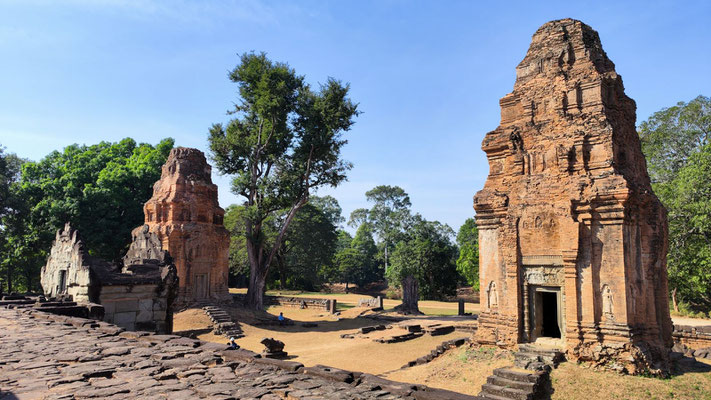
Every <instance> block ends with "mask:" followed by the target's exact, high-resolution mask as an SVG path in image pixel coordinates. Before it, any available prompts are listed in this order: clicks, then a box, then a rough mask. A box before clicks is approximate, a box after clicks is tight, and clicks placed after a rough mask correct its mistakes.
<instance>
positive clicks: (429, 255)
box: [385, 215, 457, 313]
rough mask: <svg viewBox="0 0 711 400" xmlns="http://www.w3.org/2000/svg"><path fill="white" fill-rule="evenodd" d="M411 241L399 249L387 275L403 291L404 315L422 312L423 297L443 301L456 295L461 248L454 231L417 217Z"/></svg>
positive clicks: (405, 240) (411, 229) (407, 241)
mask: <svg viewBox="0 0 711 400" xmlns="http://www.w3.org/2000/svg"><path fill="white" fill-rule="evenodd" d="M413 220H414V222H413V224H412V227H411V228H410V229H409V230H408V232H407V237H406V238H405V239H403V240H400V241H399V242H398V243H397V245H396V246H395V250H394V251H393V256H392V264H391V265H390V268H389V269H388V270H387V271H386V273H385V275H386V276H387V278H388V281H389V283H390V284H391V285H393V286H396V287H402V292H403V295H402V305H401V311H403V312H406V313H410V312H418V311H419V310H418V300H419V296H420V295H421V296H422V297H424V298H426V299H441V298H443V297H445V296H448V295H453V294H454V293H455V292H456V285H457V269H456V265H455V260H456V258H457V247H456V245H455V244H454V243H452V240H451V238H452V237H453V236H454V231H453V230H452V228H450V227H449V226H448V225H446V224H441V223H439V222H437V221H427V220H425V219H423V218H422V217H420V216H419V215H416V216H415V217H414V218H413Z"/></svg>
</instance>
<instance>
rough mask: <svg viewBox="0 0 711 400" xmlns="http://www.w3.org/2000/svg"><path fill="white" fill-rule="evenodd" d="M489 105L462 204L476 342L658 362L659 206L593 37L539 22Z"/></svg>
mask: <svg viewBox="0 0 711 400" xmlns="http://www.w3.org/2000/svg"><path fill="white" fill-rule="evenodd" d="M500 105H501V123H500V125H499V126H498V127H497V128H496V129H495V130H494V131H492V132H489V133H487V134H486V136H485V138H484V140H483V143H482V149H483V150H484V151H485V152H486V156H487V158H488V161H489V176H488V178H487V181H486V184H485V186H484V188H483V189H482V190H481V191H479V192H478V193H477V194H476V196H475V197H474V208H475V210H476V219H477V225H478V228H479V246H480V287H481V305H482V309H481V314H480V317H479V329H478V333H477V339H478V341H479V342H482V343H495V344H498V345H501V346H507V347H510V346H513V345H515V344H517V343H526V342H536V341H539V342H540V341H546V342H548V343H549V344H550V343H554V344H557V345H558V346H559V347H560V348H561V349H564V350H566V352H567V354H568V357H569V358H572V359H578V360H590V361H595V362H598V363H601V364H602V363H607V362H608V361H614V362H615V363H618V364H619V363H622V364H624V365H625V368H627V370H628V371H629V372H632V373H634V372H635V371H640V370H644V369H654V368H660V367H661V365H662V364H663V361H664V360H665V359H666V354H667V353H668V349H669V348H670V347H671V345H672V338H671V333H672V324H671V319H670V316H669V304H668V289H667V271H666V252H667V220H666V211H665V209H664V207H663V206H662V204H661V203H660V202H659V200H658V199H657V197H656V196H655V195H654V193H653V192H652V188H651V185H650V179H649V176H648V174H647V169H646V163H645V159H644V156H643V154H642V150H641V146H640V141H639V138H638V136H637V132H636V128H635V118H636V115H635V112H636V105H635V102H634V100H632V99H630V98H629V97H627V96H626V95H625V92H624V87H623V84H622V78H621V77H620V76H619V75H618V74H617V73H616V72H615V66H614V64H613V63H612V61H610V59H609V58H608V57H607V55H606V54H605V52H604V50H603V49H602V45H601V43H600V38H599V36H598V34H597V32H595V31H594V30H593V29H592V28H590V27H589V26H587V25H585V24H584V23H582V22H580V21H576V20H572V19H564V20H558V21H552V22H549V23H546V24H545V25H543V26H542V27H541V28H540V29H538V31H536V33H535V34H534V35H533V40H532V43H531V46H530V48H529V50H528V52H527V54H526V56H525V58H524V59H523V61H521V63H520V64H519V65H518V66H517V67H516V82H515V84H514V89H513V92H512V93H510V94H508V95H506V96H504V97H503V98H502V99H501V100H500ZM660 361H662V362H660Z"/></svg>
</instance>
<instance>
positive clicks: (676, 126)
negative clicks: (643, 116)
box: [639, 96, 711, 183]
mask: <svg viewBox="0 0 711 400" xmlns="http://www.w3.org/2000/svg"><path fill="white" fill-rule="evenodd" d="M709 135H711V98H708V97H704V96H698V97H697V98H695V99H693V100H691V101H690V102H688V103H685V102H679V103H677V104H676V105H675V106H673V107H669V108H664V109H662V110H660V111H658V112H656V113H654V114H652V116H651V117H649V119H647V120H646V121H644V122H642V123H641V124H640V126H639V136H640V139H641V140H642V151H643V152H644V155H645V157H646V159H647V169H648V170H649V175H650V177H651V178H652V182H653V183H665V182H670V181H671V180H673V179H674V178H676V177H677V175H678V173H679V171H680V170H681V169H682V168H683V167H684V166H685V165H686V163H687V160H688V159H689V157H691V155H692V154H694V153H696V152H697V151H699V149H701V148H702V147H703V146H705V145H706V144H708V142H709Z"/></svg>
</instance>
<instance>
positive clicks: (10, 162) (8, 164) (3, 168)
mask: <svg viewBox="0 0 711 400" xmlns="http://www.w3.org/2000/svg"><path fill="white" fill-rule="evenodd" d="M24 162H26V160H23V159H21V158H19V157H17V155H15V154H13V153H9V154H7V153H5V152H4V149H3V148H2V147H1V146H0V282H2V281H3V280H4V281H5V283H6V285H7V286H6V287H7V290H8V291H12V290H13V289H14V288H15V285H14V282H15V280H14V278H15V275H16V272H17V271H18V267H21V266H22V265H26V264H24V263H21V262H18V261H19V260H18V259H17V257H16V252H17V251H18V250H19V248H18V246H17V243H16V242H17V241H16V240H15V238H16V237H17V236H18V232H22V231H24V230H25V228H26V227H25V225H24V224H23V223H22V220H23V219H24V218H23V217H24V216H25V215H26V212H27V207H26V203H25V202H24V201H23V199H22V198H20V196H18V195H17V185H16V182H17V181H18V180H19V178H20V170H21V167H22V164H23V163H24ZM21 269H22V270H23V271H21V272H25V271H24V270H26V269H27V268H21ZM3 286H5V285H2V284H1V283H0V292H2V290H3V289H4V287H3Z"/></svg>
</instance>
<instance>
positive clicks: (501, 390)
mask: <svg viewBox="0 0 711 400" xmlns="http://www.w3.org/2000/svg"><path fill="white" fill-rule="evenodd" d="M481 393H482V394H484V395H494V396H499V397H503V398H505V399H511V400H532V399H533V393H531V391H530V390H521V389H514V388H509V387H503V386H498V385H492V384H490V383H485V384H483V385H481Z"/></svg>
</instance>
